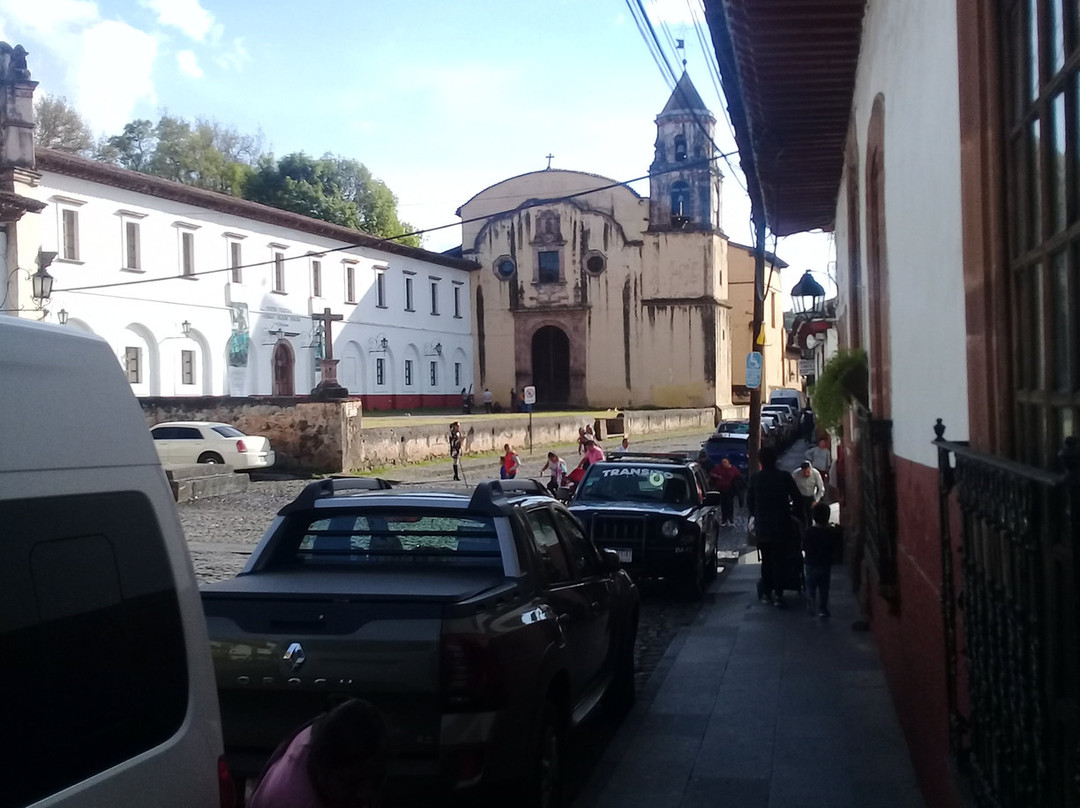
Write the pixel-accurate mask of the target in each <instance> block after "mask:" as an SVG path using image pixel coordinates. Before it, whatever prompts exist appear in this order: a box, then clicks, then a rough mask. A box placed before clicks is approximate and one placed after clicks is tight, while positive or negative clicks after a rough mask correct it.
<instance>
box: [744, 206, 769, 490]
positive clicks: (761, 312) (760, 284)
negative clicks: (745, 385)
mask: <svg viewBox="0 0 1080 808" xmlns="http://www.w3.org/2000/svg"><path fill="white" fill-rule="evenodd" d="M764 319H765V216H764V214H762V215H761V216H760V217H759V220H758V221H757V222H755V236H754V316H753V319H752V320H751V322H750V332H751V334H752V336H753V339H752V340H751V343H750V350H751V351H756V350H758V340H759V339H760V338H761V326H762V323H763V321H764ZM762 370H764V366H763V367H762ZM761 376H762V378H761V384H759V385H758V386H757V387H754V388H751V389H750V435H749V436H748V438H747V441H746V448H747V453H746V454H747V471H748V472H749V473H750V474H754V473H756V472H757V470H758V452H759V450H760V448H761V388H762V386H763V385H764V384H765V374H764V373H762V374H761Z"/></svg>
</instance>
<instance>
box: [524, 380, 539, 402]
mask: <svg viewBox="0 0 1080 808" xmlns="http://www.w3.org/2000/svg"><path fill="white" fill-rule="evenodd" d="M521 400H522V401H524V402H525V403H526V404H535V403H536V388H535V387H533V386H532V385H531V384H530V385H529V386H528V387H526V388H525V389H524V390H522V391H521Z"/></svg>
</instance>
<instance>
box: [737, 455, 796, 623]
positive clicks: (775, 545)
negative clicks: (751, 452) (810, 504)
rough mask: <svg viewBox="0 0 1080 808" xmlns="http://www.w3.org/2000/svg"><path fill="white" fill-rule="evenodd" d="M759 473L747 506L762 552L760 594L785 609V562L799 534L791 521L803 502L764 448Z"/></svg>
mask: <svg viewBox="0 0 1080 808" xmlns="http://www.w3.org/2000/svg"><path fill="white" fill-rule="evenodd" d="M758 461H759V462H760V464H761V471H759V472H758V473H757V474H755V475H754V476H753V477H751V478H750V486H749V490H748V491H747V495H746V505H747V508H748V509H749V511H750V515H751V516H752V517H753V518H754V533H755V536H756V537H757V546H758V550H759V551H760V552H761V593H762V596H763V597H768V596H769V593H770V592H771V593H772V603H773V605H774V606H779V607H783V605H784V561H785V559H786V558H787V557H788V555H789V554H791V553H792V552H793V551H795V552H797V545H796V544H795V542H797V541H798V534H797V532H796V529H795V525H794V523H793V520H792V517H793V516H794V515H795V514H796V513H797V510H796V509H797V508H798V507H799V505H800V503H801V502H802V499H801V495H800V494H799V489H798V488H797V487H796V486H795V480H794V479H792V477H791V475H790V474H788V473H787V472H786V471H781V470H780V469H778V468H777V467H776V452H775V450H773V449H770V448H768V447H765V448H763V449H762V450H761V453H760V454H759V455H758Z"/></svg>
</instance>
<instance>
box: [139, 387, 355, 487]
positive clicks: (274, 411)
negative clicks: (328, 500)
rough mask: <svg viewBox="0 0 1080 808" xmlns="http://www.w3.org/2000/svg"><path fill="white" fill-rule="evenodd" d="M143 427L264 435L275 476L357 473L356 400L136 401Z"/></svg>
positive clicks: (203, 398) (208, 398)
mask: <svg viewBox="0 0 1080 808" xmlns="http://www.w3.org/2000/svg"><path fill="white" fill-rule="evenodd" d="M139 403H140V404H141V405H142V408H143V415H144V416H145V417H146V423H147V426H153V425H154V424H158V423H161V422H162V421H221V422H223V423H226V424H232V425H233V426H235V427H236V428H237V429H239V430H240V431H241V432H246V433H247V434H249V435H264V436H265V437H267V438H269V439H270V446H271V447H273V449H274V452H275V454H276V458H277V459H276V463H275V464H274V468H275V469H278V470H281V471H297V472H310V473H315V474H326V473H337V472H342V471H349V470H351V469H357V468H362V467H363V465H364V460H363V446H362V440H361V428H362V417H363V407H362V406H361V403H360V399H358V398H350V399H344V400H339V401H312V400H311V399H310V398H307V397H303V398H300V397H296V398H292V397H277V396H275V397H265V398H231V397H221V396H200V397H192V398H140V399H139Z"/></svg>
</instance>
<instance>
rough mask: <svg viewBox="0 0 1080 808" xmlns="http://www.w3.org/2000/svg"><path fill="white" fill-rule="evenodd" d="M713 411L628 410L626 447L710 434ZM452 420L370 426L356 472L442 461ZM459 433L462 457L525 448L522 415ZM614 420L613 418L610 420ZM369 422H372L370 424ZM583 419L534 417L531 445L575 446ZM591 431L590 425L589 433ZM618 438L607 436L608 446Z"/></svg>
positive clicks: (474, 420)
mask: <svg viewBox="0 0 1080 808" xmlns="http://www.w3.org/2000/svg"><path fill="white" fill-rule="evenodd" d="M737 416H738V413H737V412H732V413H728V412H726V411H725V412H724V413H723V417H725V418H731V417H737ZM715 417H716V415H715V410H713V409H712V408H711V407H710V408H701V409H684V410H631V411H628V412H626V413H625V419H624V429H625V434H626V435H627V436H629V438H630V440H631V443H632V442H633V439H634V436H635V435H647V434H651V433H660V432H678V431H681V430H687V429H701V430H702V431H705V432H707V431H709V430H711V429H712V428H713V425H714V421H715ZM453 420H454V416H447V419H446V424H445V425H436V424H430V423H426V424H418V425H417V426H415V427H411V426H392V427H385V428H380V427H371V428H365V429H364V433H363V440H364V451H363V465H362V466H361V467H358V468H366V469H370V468H378V467H380V466H392V465H399V464H404V463H417V462H420V461H423V460H432V459H435V458H440V457H446V456H447V452H448V451H449V443H448V440H447V429H448V427H449V425H450V422H451V421H453ZM458 420H459V421H460V422H461V428H462V431H463V432H464V434H465V446H464V451H465V453H466V454H471V453H484V452H501V451H502V448H503V445H504V444H507V443H509V444H510V445H511V446H514V447H523V446H528V445H529V419H528V416H527V415H522V416H521V418H520V419H514V420H509V419H506V418H491V419H488V418H484V417H483V416H479V417H478V416H471V417H462V418H459V419H458ZM610 420H612V421H613V420H614V419H610ZM597 421H600V422H601V423H600V427H601V431H600V433H599V434H600V435H601V437H606V436H607V434H608V431H607V429H606V427H607V424H605V423H603V419H597ZM369 423H377V420H376V419H371V421H370V422H369ZM586 423H587V419H586V418H585V417H584V416H572V415H562V416H548V415H534V416H533V441H532V442H533V445H537V446H552V445H558V444H568V443H570V444H572V443H576V442H577V436H578V428H579V427H581V426H584V425H585V424H586ZM595 428H596V427H595V426H594V429H595ZM618 439H621V436H619V435H616V434H614V433H612V434H611V445H612V448H614V445H615V442H616V441H617V440H618Z"/></svg>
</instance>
